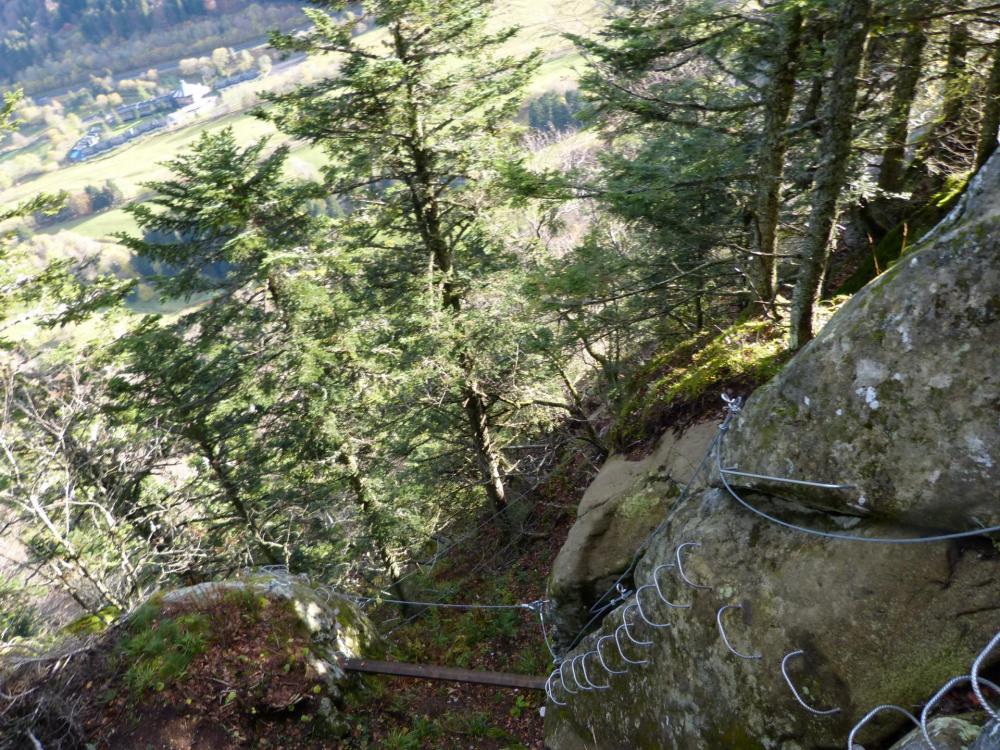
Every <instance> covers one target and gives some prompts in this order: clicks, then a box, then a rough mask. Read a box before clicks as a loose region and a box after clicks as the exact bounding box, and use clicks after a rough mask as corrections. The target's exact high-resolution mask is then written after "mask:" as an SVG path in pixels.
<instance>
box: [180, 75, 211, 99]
mask: <svg viewBox="0 0 1000 750" xmlns="http://www.w3.org/2000/svg"><path fill="white" fill-rule="evenodd" d="M211 92H212V89H210V88H209V87H208V86H202V85H201V84H200V83H188V82H187V81H185V80H183V79H182V80H181V83H180V85H179V86H178V87H177V90H176V91H174V93H173V96H174V97H175V98H177V99H181V98H185V97H189V96H190V97H191V98H193V99H202V98H204V97H206V96H208V95H209V94H210V93H211Z"/></svg>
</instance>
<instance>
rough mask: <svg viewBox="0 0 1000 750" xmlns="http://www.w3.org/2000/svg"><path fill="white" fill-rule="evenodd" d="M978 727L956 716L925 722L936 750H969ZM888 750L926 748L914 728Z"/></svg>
mask: <svg viewBox="0 0 1000 750" xmlns="http://www.w3.org/2000/svg"><path fill="white" fill-rule="evenodd" d="M980 731H981V730H980V727H978V726H977V725H976V724H974V723H972V722H971V721H966V720H965V719H963V718H959V717H957V716H942V717H940V718H938V719H933V720H931V721H929V722H927V734H928V735H929V736H930V738H931V742H933V743H934V746H935V747H936V748H937V749H938V750H971V748H972V746H973V744H974V743H975V742H976V740H977V738H978V737H979V736H980ZM889 750H927V743H926V742H925V741H924V736H923V734H922V733H921V731H920V730H919V729H914V730H913V731H912V732H910V733H909V734H908V735H906V736H905V737H904V738H903V739H901V740H900V741H899V742H897V743H896V744H895V745H893V746H892V747H891V748H889Z"/></svg>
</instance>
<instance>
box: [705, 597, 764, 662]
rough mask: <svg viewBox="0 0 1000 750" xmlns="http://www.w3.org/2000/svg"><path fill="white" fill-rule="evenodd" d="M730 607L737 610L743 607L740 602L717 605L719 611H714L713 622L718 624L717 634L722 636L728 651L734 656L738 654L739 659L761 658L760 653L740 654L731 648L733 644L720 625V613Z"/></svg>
mask: <svg viewBox="0 0 1000 750" xmlns="http://www.w3.org/2000/svg"><path fill="white" fill-rule="evenodd" d="M730 609H739V610H742V609H743V605H742V604H724V605H723V606H721V607H719V611H718V612H716V613H715V624H716V625H718V626H719V635H721V636H722V642H723V643H724V644H726V648H727V649H729V653H731V654H733V655H734V656H738V657H740V658H741V659H759V658H761V655H760V654H741V653H740V652H739V651H737V650H736V649H735V648H733V644H731V643H730V642H729V637H728V636H727V635H726V629H725V628H724V627H723V625H722V614H723V613H724V612H725V611H726V610H730Z"/></svg>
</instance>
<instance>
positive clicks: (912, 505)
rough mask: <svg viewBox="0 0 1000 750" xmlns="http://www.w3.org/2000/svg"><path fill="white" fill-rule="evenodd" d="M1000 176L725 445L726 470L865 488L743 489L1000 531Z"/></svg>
mask: <svg viewBox="0 0 1000 750" xmlns="http://www.w3.org/2000/svg"><path fill="white" fill-rule="evenodd" d="M998 173H1000V162H997V160H996V159H994V160H993V162H992V163H991V165H990V166H989V168H988V171H985V172H984V173H982V174H981V175H980V177H979V179H978V180H977V181H976V182H975V184H974V185H973V187H972V189H971V191H970V193H969V195H968V197H967V199H966V200H965V201H964V202H963V203H962V204H961V205H960V206H959V208H958V209H957V210H958V211H959V214H958V215H956V216H955V217H950V218H949V219H947V220H946V223H945V225H944V226H943V227H941V228H939V229H938V230H935V232H933V233H932V234H931V237H930V238H929V241H928V242H927V243H925V245H926V246H925V247H924V249H923V250H921V251H920V252H918V253H914V254H912V255H909V256H907V257H906V258H904V259H903V260H901V261H900V262H898V263H897V264H896V266H894V267H893V268H892V269H890V270H889V271H888V272H887V273H885V274H883V275H882V276H881V277H879V278H878V279H876V280H875V281H874V282H872V283H871V284H869V285H868V286H867V287H866V288H865V289H863V290H862V291H861V292H859V293H858V294H857V295H855V297H854V298H852V299H851V300H850V301H849V302H848V303H847V304H846V305H845V306H844V308H843V309H842V310H841V311H840V313H839V314H838V315H836V316H834V318H833V319H831V320H830V322H829V323H828V324H827V326H826V328H824V329H823V332H822V335H821V336H819V337H818V338H817V339H816V340H815V341H813V342H812V343H811V344H810V345H809V346H808V347H807V348H806V349H805V350H804V351H803V352H802V353H801V354H800V355H799V356H798V357H797V358H796V359H795V361H794V364H793V365H792V366H790V367H787V368H785V370H784V371H783V372H782V373H781V374H780V375H779V376H778V377H777V378H775V379H774V380H772V381H771V382H770V383H769V384H768V385H767V386H765V387H764V388H762V389H760V390H759V391H758V392H757V393H755V394H754V398H753V408H752V409H748V410H746V411H745V412H744V413H743V415H741V418H740V419H739V420H738V422H737V424H736V428H735V430H734V431H733V434H732V435H731V436H729V437H728V438H727V441H726V442H727V447H726V450H725V452H724V460H725V462H726V463H727V464H729V465H730V466H732V467H735V468H739V469H743V470H746V471H749V472H753V473H757V474H770V475H774V474H777V475H781V476H787V477H795V478H800V479H812V480H817V481H822V482H832V483H838V484H841V483H842V484H852V485H855V487H856V488H857V489H856V490H852V491H848V492H834V493H822V494H821V493H817V492H815V491H814V490H812V489H803V490H801V491H798V492H796V491H795V490H794V488H793V487H789V486H787V485H785V486H783V487H776V486H774V485H769V484H768V483H766V482H760V481H753V480H751V481H747V480H740V484H741V485H742V486H743V487H745V488H747V489H753V490H758V491H762V492H777V493H780V494H782V495H785V496H789V495H794V496H796V497H797V499H799V500H800V501H801V502H803V503H805V504H807V505H809V506H811V507H815V508H818V509H820V510H824V511H830V512H835V513H840V514H844V515H850V516H870V517H873V518H880V519H885V520H891V521H893V522H895V523H898V524H901V525H908V526H911V527H914V528H922V529H937V530H942V531H958V530H964V529H969V528H974V527H976V526H978V525H985V526H994V525H998V524H1000V502H997V486H998V485H1000V420H998V419H997V414H1000V367H998V366H997V363H998V362H1000V262H998V261H1000V252H998V237H997V228H996V227H997V222H998V220H1000V218H998V215H997V206H996V204H995V201H996V198H997V196H998V195H1000V188H998V185H1000V174H998ZM820 446H821V447H822V449H821V450H817V447H820Z"/></svg>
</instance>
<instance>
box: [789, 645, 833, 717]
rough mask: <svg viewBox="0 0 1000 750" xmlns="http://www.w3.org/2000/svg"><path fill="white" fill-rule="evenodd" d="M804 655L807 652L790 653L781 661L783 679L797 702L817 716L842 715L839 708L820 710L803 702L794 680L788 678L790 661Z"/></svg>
mask: <svg viewBox="0 0 1000 750" xmlns="http://www.w3.org/2000/svg"><path fill="white" fill-rule="evenodd" d="M803 655H805V651H792V652H790V653H787V654H785V658H783V659H782V660H781V675H782V677H784V678H785V682H786V683H787V684H788V687H789V688H790V689H791V691H792V695H793V696H795V700H796V701H797V702H798V704H799V705H800V706H802V708H804V709H805V710H806V711H808V712H809V713H811V714H815V715H816V716H830V715H832V714H839V713H840V709H839V708H827V709H822V710H821V709H818V708H813V707H812V706H810V705H809V704H808V703H806V702H805V701H804V700H802V696H801V695H799V691H798V690H796V689H795V685H794V684H793V683H792V678H791V677H789V676H788V660H789V659H791V658H792V657H793V656H803Z"/></svg>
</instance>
